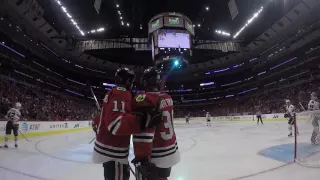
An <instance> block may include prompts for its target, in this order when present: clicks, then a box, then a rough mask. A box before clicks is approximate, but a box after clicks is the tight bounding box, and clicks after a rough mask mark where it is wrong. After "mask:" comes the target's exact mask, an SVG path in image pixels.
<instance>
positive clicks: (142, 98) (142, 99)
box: [136, 94, 146, 102]
mask: <svg viewBox="0 0 320 180" xmlns="http://www.w3.org/2000/svg"><path fill="white" fill-rule="evenodd" d="M145 98H146V95H145V94H140V95H139V96H138V97H136V101H137V102H142V101H144V99H145Z"/></svg>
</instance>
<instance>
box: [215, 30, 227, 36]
mask: <svg viewBox="0 0 320 180" xmlns="http://www.w3.org/2000/svg"><path fill="white" fill-rule="evenodd" d="M215 32H216V33H217V34H219V35H222V36H230V35H231V34H230V33H228V32H225V31H222V30H216V31H215Z"/></svg>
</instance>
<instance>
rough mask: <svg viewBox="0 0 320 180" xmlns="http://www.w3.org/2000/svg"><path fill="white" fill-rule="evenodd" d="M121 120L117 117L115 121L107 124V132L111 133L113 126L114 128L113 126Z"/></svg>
mask: <svg viewBox="0 0 320 180" xmlns="http://www.w3.org/2000/svg"><path fill="white" fill-rule="evenodd" d="M121 118H122V116H119V117H117V118H116V119H115V120H113V121H112V123H110V124H109V126H108V130H109V131H111V130H112V128H113V126H114V125H115V124H117V123H118V122H119V121H120V119H121Z"/></svg>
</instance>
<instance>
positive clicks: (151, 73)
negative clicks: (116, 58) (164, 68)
mask: <svg viewBox="0 0 320 180" xmlns="http://www.w3.org/2000/svg"><path fill="white" fill-rule="evenodd" d="M160 82H161V77H160V71H159V70H158V69H156V68H153V67H151V68H148V69H146V70H145V71H144V72H143V76H142V79H141V84H142V86H143V88H144V89H145V90H146V91H159V89H160Z"/></svg>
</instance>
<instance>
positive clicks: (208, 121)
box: [206, 112, 211, 126]
mask: <svg viewBox="0 0 320 180" xmlns="http://www.w3.org/2000/svg"><path fill="white" fill-rule="evenodd" d="M206 118H207V126H211V115H210V113H209V112H207V114H206Z"/></svg>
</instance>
